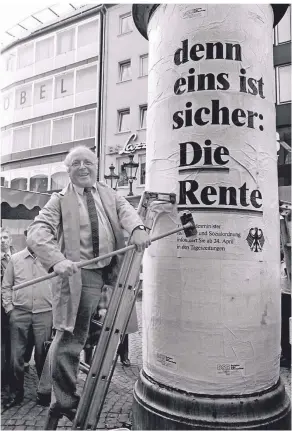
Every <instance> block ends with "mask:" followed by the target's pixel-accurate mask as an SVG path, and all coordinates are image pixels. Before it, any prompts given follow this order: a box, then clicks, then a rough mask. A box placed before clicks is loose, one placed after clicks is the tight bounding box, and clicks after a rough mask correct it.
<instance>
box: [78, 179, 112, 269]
mask: <svg viewBox="0 0 292 431" xmlns="http://www.w3.org/2000/svg"><path fill="white" fill-rule="evenodd" d="M73 188H74V190H75V192H76V195H77V199H78V206H79V215H80V260H81V261H83V260H90V259H93V247H92V234H91V224H90V219H89V214H88V208H87V200H86V196H85V195H84V188H83V187H78V186H76V185H75V184H73ZM91 193H92V196H93V199H94V203H95V208H96V212H97V217H98V233H99V256H101V255H103V254H107V253H111V252H112V251H114V248H115V236H114V233H113V229H112V227H111V224H110V222H109V220H108V218H107V216H106V213H105V211H104V208H103V205H102V202H101V199H100V196H99V193H98V191H97V189H96V187H95V186H93V187H92V190H91ZM110 261H111V258H108V259H105V260H102V261H100V262H97V263H95V264H91V265H87V266H86V267H85V269H96V268H103V267H104V266H107V265H109V264H110Z"/></svg>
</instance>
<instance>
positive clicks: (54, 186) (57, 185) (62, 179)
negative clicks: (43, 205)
mask: <svg viewBox="0 0 292 431" xmlns="http://www.w3.org/2000/svg"><path fill="white" fill-rule="evenodd" d="M68 184H69V175H68V174H67V172H56V173H55V174H53V175H52V176H51V191H57V190H62V189H63V188H64V187H66V186H67V185H68Z"/></svg>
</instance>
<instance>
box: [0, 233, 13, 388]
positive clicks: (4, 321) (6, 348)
mask: <svg viewBox="0 0 292 431" xmlns="http://www.w3.org/2000/svg"><path fill="white" fill-rule="evenodd" d="M0 233H1V285H2V281H3V276H4V272H5V270H6V268H7V265H8V262H9V260H10V259H11V256H12V254H13V251H14V250H13V247H12V239H11V235H10V232H9V230H8V229H7V228H4V227H1V230H0ZM9 380H10V334H9V319H8V317H7V315H6V313H5V310H4V308H3V303H2V294H1V387H2V388H4V387H5V386H6V385H8V383H9Z"/></svg>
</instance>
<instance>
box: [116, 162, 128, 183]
mask: <svg viewBox="0 0 292 431" xmlns="http://www.w3.org/2000/svg"><path fill="white" fill-rule="evenodd" d="M128 161H129V158H128V157H120V158H118V159H117V164H118V175H119V177H120V178H119V180H118V187H127V186H128V183H129V181H128V179H127V171H126V169H125V168H124V166H123V165H124V163H127V162H128Z"/></svg>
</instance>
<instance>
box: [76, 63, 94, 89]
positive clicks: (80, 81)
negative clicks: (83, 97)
mask: <svg viewBox="0 0 292 431" xmlns="http://www.w3.org/2000/svg"><path fill="white" fill-rule="evenodd" d="M96 86H97V66H91V67H85V68H84V69H79V70H77V71H76V93H81V92H83V91H89V90H94V89H96Z"/></svg>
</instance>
